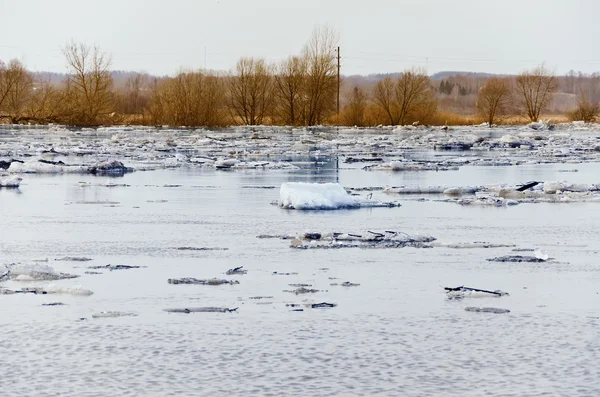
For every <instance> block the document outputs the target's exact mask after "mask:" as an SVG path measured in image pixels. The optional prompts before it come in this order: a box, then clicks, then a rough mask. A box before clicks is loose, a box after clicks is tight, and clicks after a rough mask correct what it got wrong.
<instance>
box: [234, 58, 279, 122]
mask: <svg viewBox="0 0 600 397" xmlns="http://www.w3.org/2000/svg"><path fill="white" fill-rule="evenodd" d="M229 93H230V106H231V110H232V116H233V118H234V121H235V118H236V117H239V119H241V121H242V122H243V123H244V124H246V125H257V124H263V122H264V121H265V120H266V117H267V116H268V113H269V111H270V109H271V104H272V99H273V73H272V67H271V66H269V65H267V63H266V62H265V60H264V59H254V58H241V59H240V60H239V61H238V63H237V65H236V70H235V73H234V74H233V75H232V76H231V77H230V78H229Z"/></svg>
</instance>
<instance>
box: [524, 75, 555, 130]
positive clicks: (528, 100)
mask: <svg viewBox="0 0 600 397" xmlns="http://www.w3.org/2000/svg"><path fill="white" fill-rule="evenodd" d="M516 87H517V93H518V95H519V96H520V99H521V106H522V109H523V111H524V112H525V114H526V115H527V116H528V117H529V120H531V121H538V120H539V118H540V113H541V112H542V111H544V110H545V109H546V108H547V106H548V104H549V102H550V100H551V99H552V94H553V93H554V92H555V91H556V90H557V89H558V79H557V78H556V76H554V74H552V73H551V72H550V71H549V70H547V69H546V68H545V67H544V66H543V65H542V66H538V67H537V68H535V69H533V70H531V71H527V72H524V73H521V74H520V75H518V76H517V79H516Z"/></svg>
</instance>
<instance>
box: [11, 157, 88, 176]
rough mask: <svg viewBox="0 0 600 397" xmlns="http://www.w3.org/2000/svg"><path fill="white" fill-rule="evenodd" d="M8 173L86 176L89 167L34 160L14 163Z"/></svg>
mask: <svg viewBox="0 0 600 397" xmlns="http://www.w3.org/2000/svg"><path fill="white" fill-rule="evenodd" d="M8 172H10V173H12V174H62V173H64V174H67V173H68V174H86V173H87V172H88V167H86V166H81V165H67V164H64V163H62V164H60V163H55V164H52V163H48V162H41V161H39V160H32V161H27V162H25V163H20V162H13V163H11V164H10V167H8Z"/></svg>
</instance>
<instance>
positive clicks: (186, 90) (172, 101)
mask: <svg viewBox="0 0 600 397" xmlns="http://www.w3.org/2000/svg"><path fill="white" fill-rule="evenodd" d="M225 101H226V93H225V82H224V80H223V78H222V77H220V76H216V75H213V74H210V73H206V72H200V71H198V72H191V71H190V72H181V73H179V74H178V75H177V76H176V77H174V78H169V79H165V80H163V81H160V82H159V81H155V82H153V84H152V99H151V105H150V114H151V116H152V119H153V121H154V123H159V124H169V125H173V126H188V127H197V126H206V127H214V126H221V125H224V124H225V122H224V105H225Z"/></svg>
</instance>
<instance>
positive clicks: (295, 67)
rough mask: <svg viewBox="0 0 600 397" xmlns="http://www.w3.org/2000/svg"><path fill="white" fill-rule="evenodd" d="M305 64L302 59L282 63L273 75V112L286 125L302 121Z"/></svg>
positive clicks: (292, 58) (294, 58)
mask: <svg viewBox="0 0 600 397" xmlns="http://www.w3.org/2000/svg"><path fill="white" fill-rule="evenodd" d="M306 74H307V63H306V60H305V59H304V58H302V57H290V58H288V59H286V60H285V61H283V62H282V63H281V64H280V65H279V68H278V71H277V73H276V74H275V87H274V101H275V106H274V110H275V113H276V115H277V117H278V119H279V120H280V121H281V122H282V123H283V124H286V125H297V124H300V123H302V122H303V121H304V113H305V102H306V101H305V93H306Z"/></svg>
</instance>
